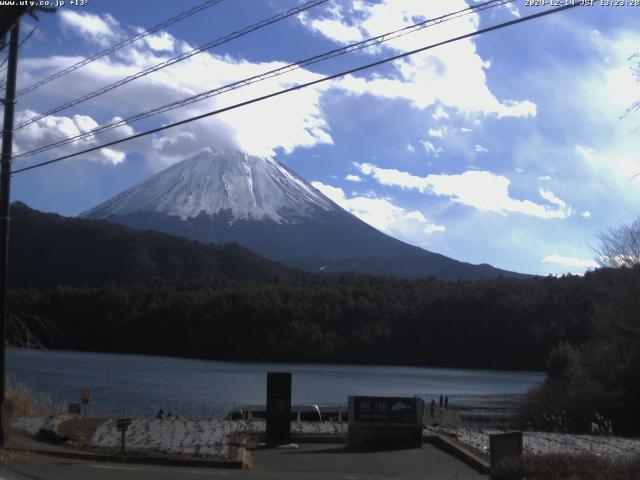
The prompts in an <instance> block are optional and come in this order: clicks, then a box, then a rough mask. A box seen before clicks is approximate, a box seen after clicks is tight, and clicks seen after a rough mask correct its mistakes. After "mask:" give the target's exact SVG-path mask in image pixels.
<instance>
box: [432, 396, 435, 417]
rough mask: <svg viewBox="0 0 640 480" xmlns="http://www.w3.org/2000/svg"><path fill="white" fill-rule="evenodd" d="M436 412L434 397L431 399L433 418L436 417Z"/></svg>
mask: <svg viewBox="0 0 640 480" xmlns="http://www.w3.org/2000/svg"><path fill="white" fill-rule="evenodd" d="M435 413H436V401H435V400H434V399H433V398H432V399H431V418H433V417H435Z"/></svg>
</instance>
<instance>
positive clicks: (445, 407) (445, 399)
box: [444, 395, 449, 410]
mask: <svg viewBox="0 0 640 480" xmlns="http://www.w3.org/2000/svg"><path fill="white" fill-rule="evenodd" d="M444 409H445V410H449V395H445V396H444Z"/></svg>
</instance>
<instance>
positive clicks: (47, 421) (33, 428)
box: [11, 415, 76, 435]
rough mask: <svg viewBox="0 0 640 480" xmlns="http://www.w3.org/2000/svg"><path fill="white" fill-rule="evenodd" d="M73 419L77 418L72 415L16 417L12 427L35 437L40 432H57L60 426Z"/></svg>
mask: <svg viewBox="0 0 640 480" xmlns="http://www.w3.org/2000/svg"><path fill="white" fill-rule="evenodd" d="M72 418H76V417H74V416H72V415H56V416H41V417H16V418H14V419H13V420H12V421H11V425H12V426H13V427H14V428H16V429H18V430H22V431H23V432H27V433H29V434H31V435H35V434H37V433H38V432H39V431H40V430H49V431H52V432H57V428H58V425H60V424H61V423H62V422H64V421H66V420H70V419H72Z"/></svg>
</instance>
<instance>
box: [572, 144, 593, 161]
mask: <svg viewBox="0 0 640 480" xmlns="http://www.w3.org/2000/svg"><path fill="white" fill-rule="evenodd" d="M574 151H575V153H576V154H577V155H579V156H580V157H582V158H583V159H584V160H587V161H591V160H593V153H594V151H593V148H589V147H585V146H583V145H576V146H575V149H574Z"/></svg>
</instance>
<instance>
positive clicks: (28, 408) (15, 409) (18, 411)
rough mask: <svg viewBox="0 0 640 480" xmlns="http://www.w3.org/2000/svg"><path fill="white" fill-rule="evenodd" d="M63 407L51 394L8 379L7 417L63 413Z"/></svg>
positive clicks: (6, 395) (6, 396)
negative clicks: (39, 391) (36, 390)
mask: <svg viewBox="0 0 640 480" xmlns="http://www.w3.org/2000/svg"><path fill="white" fill-rule="evenodd" d="M63 409H64V407H63V406H62V405H59V404H56V403H55V402H54V401H53V398H52V397H51V395H45V394H42V393H37V392H35V391H34V390H32V389H31V388H30V387H29V386H28V385H25V384H23V383H14V382H12V381H10V380H8V381H7V384H6V393H5V418H6V419H11V418H13V417H29V416H37V415H57V414H59V413H63Z"/></svg>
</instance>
